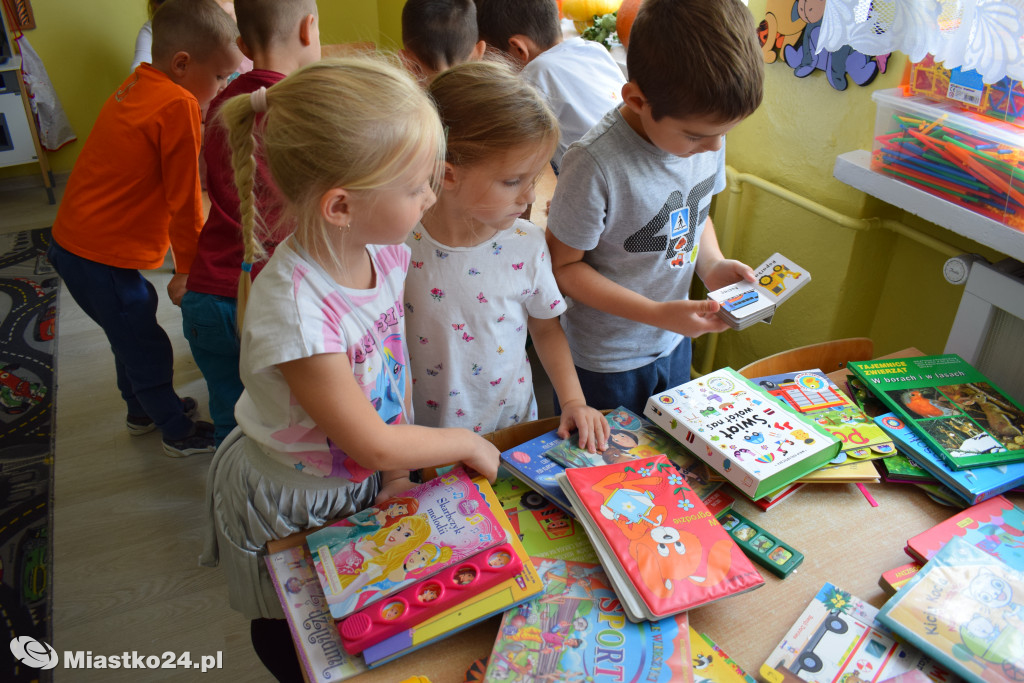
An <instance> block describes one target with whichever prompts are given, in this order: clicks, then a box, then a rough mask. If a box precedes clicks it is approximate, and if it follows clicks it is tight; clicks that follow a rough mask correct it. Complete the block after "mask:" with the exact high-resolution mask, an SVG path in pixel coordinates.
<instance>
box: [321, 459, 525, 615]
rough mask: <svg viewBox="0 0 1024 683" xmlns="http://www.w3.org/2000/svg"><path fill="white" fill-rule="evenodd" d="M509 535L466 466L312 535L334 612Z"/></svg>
mask: <svg viewBox="0 0 1024 683" xmlns="http://www.w3.org/2000/svg"><path fill="white" fill-rule="evenodd" d="M482 486H488V484H486V482H484V483H483V484H482ZM499 514H500V512H499ZM504 541H505V530H504V529H503V528H502V526H501V524H499V523H498V520H497V518H496V517H495V515H494V513H492V511H491V509H490V507H489V506H488V505H487V502H486V501H485V500H484V498H483V496H481V494H480V491H479V490H477V487H476V486H475V485H474V484H473V482H472V481H470V479H469V477H468V476H467V475H466V473H465V471H464V470H462V468H457V469H454V470H452V471H451V472H449V473H448V474H445V475H443V476H440V477H437V478H436V479H432V480H430V481H428V482H426V483H425V484H420V485H419V486H417V487H415V488H412V489H410V490H409V491H408V492H406V494H405V496H403V497H401V498H392V499H390V500H387V501H385V502H383V503H381V504H379V505H376V506H374V507H370V508H367V509H366V510H362V511H361V512H357V513H356V514H354V515H351V516H349V517H346V518H345V519H343V520H341V521H340V522H338V523H337V524H333V525H331V526H328V527H324V528H323V529H320V530H319V531H316V532H314V533H312V534H310V535H309V536H308V537H306V544H307V545H308V546H309V550H310V553H311V554H312V555H313V561H314V563H315V565H316V571H317V576H318V577H319V578H320V582H321V584H322V585H323V589H324V594H325V595H326V596H327V603H328V604H329V605H330V608H331V615H332V616H334V618H335V619H341V618H343V617H346V616H348V615H349V614H352V613H353V612H355V611H356V610H359V609H362V608H363V607H365V606H366V605H369V604H371V603H374V602H376V601H377V600H380V599H381V598H384V597H386V596H388V595H391V594H392V593H395V592H397V591H399V590H401V589H402V588H405V587H406V586H408V585H410V584H413V583H415V582H417V581H419V580H420V579H423V578H426V577H428V576H431V575H433V574H436V573H437V572H439V571H441V570H442V569H444V568H445V567H448V566H451V565H452V564H455V563H457V562H461V561H462V560H464V559H466V558H467V557H471V556H473V555H475V554H477V553H478V552H480V551H482V550H485V549H487V548H491V547H493V546H495V545H498V544H500V543H503V542H504Z"/></svg>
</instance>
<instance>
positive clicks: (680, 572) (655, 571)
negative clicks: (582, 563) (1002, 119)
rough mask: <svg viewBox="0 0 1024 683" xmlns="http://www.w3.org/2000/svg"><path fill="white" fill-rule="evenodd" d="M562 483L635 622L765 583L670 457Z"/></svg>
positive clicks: (576, 472)
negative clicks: (673, 464)
mask: <svg viewBox="0 0 1024 683" xmlns="http://www.w3.org/2000/svg"><path fill="white" fill-rule="evenodd" d="M558 483H559V484H560V485H561V486H562V489H563V490H564V491H565V494H566V495H567V496H568V497H569V500H570V502H572V505H573V507H574V508H575V509H576V512H577V516H578V518H579V521H580V522H581V523H582V524H583V527H584V529H585V530H586V532H587V535H588V536H589V537H590V540H591V542H592V543H593V544H594V550H595V551H596V552H597V555H598V557H599V558H600V559H601V564H603V565H604V567H605V570H606V571H607V572H608V576H609V578H610V579H611V582H612V586H613V587H614V588H615V592H616V594H617V595H618V596H619V599H620V600H621V601H622V604H623V608H624V610H625V612H626V615H627V616H628V617H629V618H630V619H631V620H632V621H641V620H643V619H662V618H664V617H667V616H670V615H672V614H677V613H679V612H682V611H685V610H688V609H691V608H693V607H699V606H700V605H704V604H707V603H709V602H712V601H714V600H718V599H720V598H725V597H728V596H730V595H735V594H737V593H742V592H745V591H748V590H751V589H754V588H758V587H759V586H761V585H763V584H764V579H763V578H761V575H760V574H759V573H758V572H757V570H756V569H755V568H754V566H753V565H752V564H751V563H750V560H749V559H747V556H746V555H744V554H743V551H742V550H740V548H739V547H738V546H737V545H736V543H735V542H733V540H732V539H731V538H730V537H729V535H728V534H727V533H726V532H725V530H724V529H722V527H721V525H720V524H719V523H718V520H717V519H715V517H714V516H713V515H712V514H711V513H710V512H709V511H708V509H707V507H705V505H704V503H703V502H702V501H701V499H700V498H698V497H697V496H696V495H695V494H694V492H693V491H692V490H691V489H690V488H689V487H687V486H686V484H685V482H684V480H683V478H682V476H681V475H680V474H679V473H678V472H677V471H676V469H675V468H674V467H673V466H672V463H671V462H670V461H669V459H668V458H667V457H666V456H664V455H658V456H655V457H653V458H642V459H640V460H635V461H630V462H625V463H618V464H613V465H601V466H598V467H584V468H573V469H567V470H566V471H565V474H563V475H560V476H559V479H558Z"/></svg>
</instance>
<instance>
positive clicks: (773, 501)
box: [754, 481, 803, 512]
mask: <svg viewBox="0 0 1024 683" xmlns="http://www.w3.org/2000/svg"><path fill="white" fill-rule="evenodd" d="M801 487H803V484H802V483H801V482H798V481H797V482H793V483H792V484H787V485H786V486H783V487H782V488H781V489H779V490H778V491H773V492H772V493H769V494H768V495H767V496H765V497H764V498H758V499H757V500H755V501H754V505H756V506H757V507H759V508H761V509H762V510H764V511H765V512H768V511H769V510H771V509H772V508H773V507H775V506H776V505H778V504H779V503H781V502H783V501H784V500H786V499H787V498H789V497H790V496H792V495H793V494H794V493H796V492H797V491H799V490H800V489H801Z"/></svg>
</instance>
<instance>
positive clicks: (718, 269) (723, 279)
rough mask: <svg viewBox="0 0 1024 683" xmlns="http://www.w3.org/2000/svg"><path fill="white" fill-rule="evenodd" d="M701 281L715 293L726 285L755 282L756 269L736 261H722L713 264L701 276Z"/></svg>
mask: <svg viewBox="0 0 1024 683" xmlns="http://www.w3.org/2000/svg"><path fill="white" fill-rule="evenodd" d="M700 279H701V281H702V282H703V283H704V286H705V287H707V288H708V291H709V292H713V291H715V290H716V289H721V288H722V287H725V286H726V285H731V284H733V283H736V282H739V281H740V280H746V281H747V282H753V281H754V269H753V268H751V267H750V266H748V265H747V264H746V263H743V262H741V261H736V260H735V259H728V258H727V259H720V260H718V261H715V262H714V263H713V264H711V266H710V267H708V269H707V270H706V271H704V273H703V274H701V275H700Z"/></svg>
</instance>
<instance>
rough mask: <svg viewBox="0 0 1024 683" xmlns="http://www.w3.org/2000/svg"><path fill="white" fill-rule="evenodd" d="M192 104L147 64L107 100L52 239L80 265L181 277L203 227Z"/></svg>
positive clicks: (188, 95)
mask: <svg viewBox="0 0 1024 683" xmlns="http://www.w3.org/2000/svg"><path fill="white" fill-rule="evenodd" d="M200 124H201V121H200V114H199V101H198V100H197V99H196V98H195V97H194V96H193V95H192V94H191V93H190V92H188V91H187V90H185V89H184V88H182V87H181V86H179V85H177V84H176V83H174V82H173V81H172V80H171V79H170V78H169V77H168V76H167V75H166V74H164V73H163V72H161V71H158V70H156V69H154V68H153V67H152V66H150V65H149V64H142V65H141V66H139V67H138V68H137V69H136V70H135V71H134V72H133V73H132V75H131V76H129V77H128V79H127V80H126V81H125V82H124V83H122V84H121V87H120V88H118V90H117V92H115V93H114V94H113V95H111V96H110V97H109V98H108V99H107V101H106V102H105V103H104V105H103V108H102V109H101V110H100V114H99V117H98V118H97V119H96V124H95V125H94V126H93V129H92V132H91V133H90V134H89V138H88V139H87V140H86V141H85V145H84V146H83V147H82V152H81V154H79V156H78V160H77V161H76V162H75V167H74V169H73V170H72V171H71V177H70V179H69V180H68V185H67V188H66V190H65V191H64V197H63V199H62V200H61V204H60V209H59V210H58V212H57V219H56V221H55V222H54V225H53V238H54V239H55V240H56V241H57V243H58V244H60V246H62V247H63V248H64V249H67V250H68V251H70V252H71V253H73V254H76V255H78V256H81V257H82V258H86V259H89V260H90V261H96V262H97V263H103V264H106V265H109V266H116V267H120V268H135V269H142V270H151V269H154V268H159V267H160V266H161V265H162V264H163V262H164V256H165V255H166V254H167V248H168V246H170V247H171V252H172V254H173V256H174V265H175V270H176V272H178V273H187V272H189V268H190V267H191V265H192V259H193V258H194V257H195V254H196V243H197V241H198V239H199V231H200V230H201V229H202V227H203V205H202V195H201V192H202V191H201V189H200V187H199V147H200V143H201V141H202V133H201V128H200Z"/></svg>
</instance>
